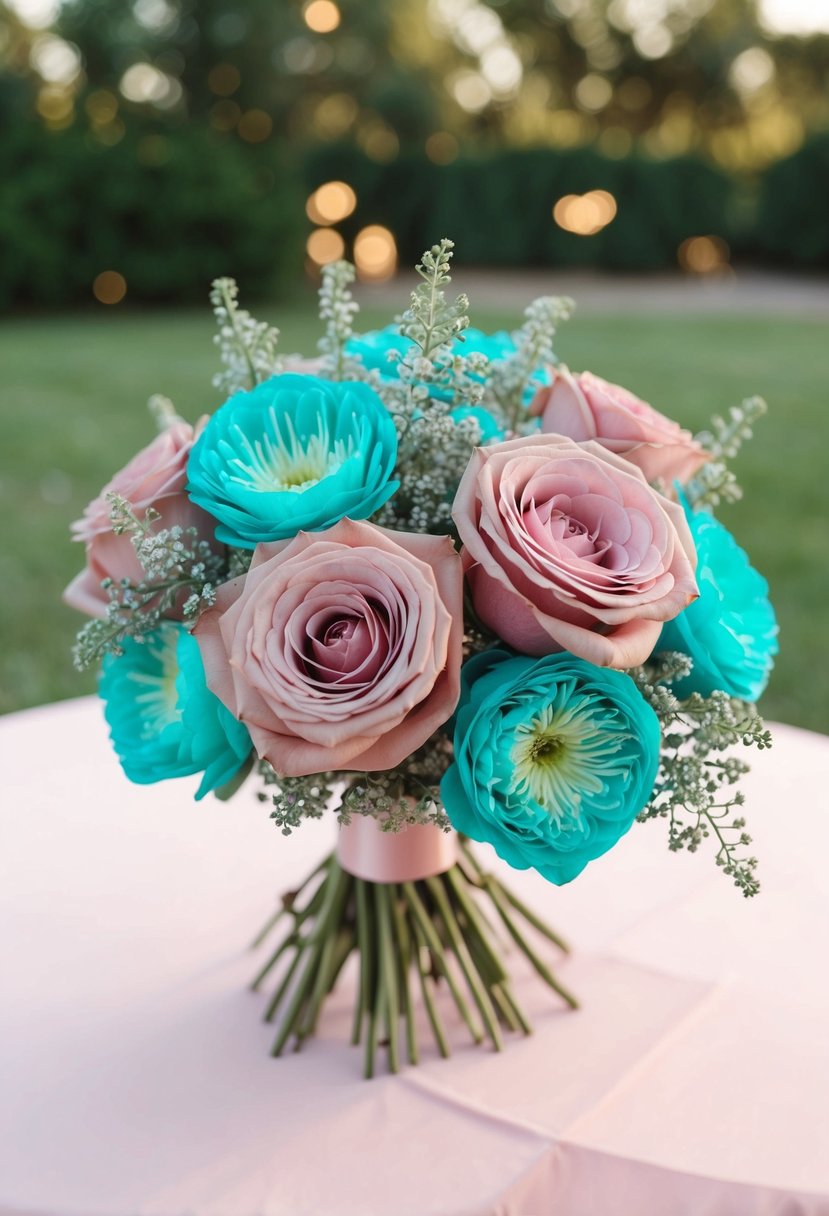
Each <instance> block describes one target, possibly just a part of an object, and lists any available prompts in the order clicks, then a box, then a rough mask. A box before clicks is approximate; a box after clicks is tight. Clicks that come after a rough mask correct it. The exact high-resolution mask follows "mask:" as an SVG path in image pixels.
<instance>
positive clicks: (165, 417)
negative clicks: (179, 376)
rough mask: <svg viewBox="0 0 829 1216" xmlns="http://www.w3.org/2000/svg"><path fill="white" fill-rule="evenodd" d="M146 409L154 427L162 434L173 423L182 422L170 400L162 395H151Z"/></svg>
mask: <svg viewBox="0 0 829 1216" xmlns="http://www.w3.org/2000/svg"><path fill="white" fill-rule="evenodd" d="M147 409H148V410H149V411H150V417H151V418H152V420H153V422H154V423H155V425H156V427H157V428H158V430H159V431H162V432H163V431H166V430H167V429H168V427H171V426H173V425H174V424H175V423H177V422H183V421H184V419H183V418H182V417H181V415H180V414H179V413H178V411H177V410H176V407H175V406H174V405H173V403H172V401H171V400H170V398H169V397H165V396H164V395H163V394H162V393H153V395H152V396H151V397H150V399H149V400H148V401H147Z"/></svg>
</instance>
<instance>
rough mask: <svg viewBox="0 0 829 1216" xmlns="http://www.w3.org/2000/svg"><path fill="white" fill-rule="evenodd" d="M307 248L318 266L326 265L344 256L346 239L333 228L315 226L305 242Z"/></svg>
mask: <svg viewBox="0 0 829 1216" xmlns="http://www.w3.org/2000/svg"><path fill="white" fill-rule="evenodd" d="M305 250H306V252H307V254H308V257H309V258H310V259H311V261H312V262H314V263H315V264H316V265H317V266H326V265H327V264H328V263H329V262H336V261H337V260H338V259H339V258H341V257H342V256H343V254H344V253H345V241H344V240H343V238H342V237H341V236H340V234H339V232H335V231H334V230H333V228H315V229H314V231H313V232H312V233H311V235H310V236H309V237H308V240H307V241H306V242H305Z"/></svg>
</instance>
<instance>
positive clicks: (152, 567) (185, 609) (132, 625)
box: [72, 494, 226, 671]
mask: <svg viewBox="0 0 829 1216" xmlns="http://www.w3.org/2000/svg"><path fill="white" fill-rule="evenodd" d="M107 497H108V499H109V502H110V504H111V509H110V519H111V521H112V530H113V532H115V534H116V535H117V536H123V535H129V537H130V539H131V540H132V544H133V547H134V549H135V554H136V557H137V558H138V561H139V564H140V565H141V567H142V569H143V570H144V573H145V575H146V577H145V578H144V579H142V580H141V581H140V582H138V583H134V582H131V581H130V580H129V579H126V578H125V579H121V580H120V581H119V582H116V581H115V580H113V579H110V578H108V579H104V581H103V582H102V584H101V586H102V587H103V589H104V590H105V591H106V593H107V596H108V604H107V608H106V615H105V616H104V617H103V618H100V619H96V620H92V621H88V622H87V623H86V625H84V627H83V629H81V631H80V633H79V634H78V636H77V639H76V641H75V646H74V648H73V652H72V654H73V659H74V664H75V667H76V668H77V670H78V671H85V670H86V668H88V667H91V666H93V665H94V664H96V663H99V662H100V661H101V659H103V658H104V656H105V655H107V654H112V655H121V654H123V645H122V644H123V641H124V639H125V638H127V637H131V638H134V639H135V640H136V641H142V640H143V639H144V638H145V637H146V635H147V634H148V633H152V632H153V630H155V629H157V628H158V627H159V625H160V624H161V623H162V621H163V620H164V619H165V617H166V616H167V615H168V614H169V613H170V612H171V611H172V610H173V609H174V608H175V607H176V606H178V605H180V603H181V600H182V599H184V603H183V605H181V615H182V618H183V621H184V624H185V625H186V626H189V627H192V625H194V624H195V622H196V621H197V620H198V617H199V613H200V612H201V611H202V609H204V608H207V607H210V606H211V605H212V604H213V603H214V601H215V588H216V586H217V585H218V584H219V583H221V582H224V581H225V578H226V569H225V562H224V559H223V558H222V557H220V556H219V555H218V554H216V553H214V552H213V550H212V549H211V547H210V545H209V544H208V543H207V541H204V540H201V539H200V538H199V535H198V532H197V530H196V528H182V527H181V526H180V525H179V524H175V525H174V526H173V527H171V528H162V529H160V530H158V531H155V530H154V528H153V525H154V524H156V523H157V522H158V520H159V519H160V518H161V516H160V515H159V513H158V512H157V511H155V510H153V509H152V508H149V509H148V510H147V511H146V512H145V514H144V515H143V517H139V516H138V515H136V513H135V511H134V510H133V509H132V507H131V506H130V504H129V503H128V502H127V500H126V499H125V498H122V497H121V496H120V495H119V494H109V495H107ZM185 597H186V598H185Z"/></svg>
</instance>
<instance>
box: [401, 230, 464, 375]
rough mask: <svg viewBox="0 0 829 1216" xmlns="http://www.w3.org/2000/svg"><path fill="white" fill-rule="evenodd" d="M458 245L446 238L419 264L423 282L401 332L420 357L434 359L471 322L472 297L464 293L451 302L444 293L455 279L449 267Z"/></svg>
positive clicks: (411, 303)
mask: <svg viewBox="0 0 829 1216" xmlns="http://www.w3.org/2000/svg"><path fill="white" fill-rule="evenodd" d="M454 248H455V243H454V241H450V240H448V239H447V238H446V237H444V238H443V240H442V241H440V243H439V244H437V245H433V246H432V248H431V249H427V250H426V252H425V253H424V254H423V257H422V258H421V260H420V261H419V262H418V264H417V266H416V267H415V270H416V272H417V273H418V274H419V275H420V277H421V279H422V280H423V282H422V283H420V284H419V285H418V286H417V287H416V288H415V289H414V291H413V292H412V293H411V297H410V303H409V307H408V308H407V309H406V311H405V312H404V314H403V316H402V317H401V318H400V332H401V334H402V335H403V336H404V338H411V340H412V342H415V343H416V344H417V346H418V347H419V349H420V356H421V357H422V358H423V359H426V360H429V361H430V362H433V361H434V358H435V356H436V355H437V353H438V351H439V350H440V348H441V347H442V346H446V345H447V343H449V342H451V341H452V339H453V338H454V337H457V335H459V334H461V333H462V331H463V330H464V329H466V328H467V327H468V325H469V316H468V315H467V314H468V311H469V299H468V297H467V296H466V295H464V294H461V295H459V296H457V297H456V298H455V300H454V302H452V303H449V301H448V300H447V299H446V296H445V295H444V288H445V287H448V286H449V284H450V283H451V282H452V276H451V275H450V273H449V268H450V262H451V259H452V250H453V249H454Z"/></svg>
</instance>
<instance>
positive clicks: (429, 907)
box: [252, 841, 578, 1078]
mask: <svg viewBox="0 0 829 1216" xmlns="http://www.w3.org/2000/svg"><path fill="white" fill-rule="evenodd" d="M485 909H486V910H485ZM493 919H495V920H496V921H497V922H500V924H501V925H502V926H503V928H504V929H505V930H506V932H507V934H508V935H509V937H510V938H511V939H512V941H513V942H514V944H515V946H517V947H518V949H519V950H520V951H521V952H522V953H523V954H524V955H525V956H526V958H527V959H528V960H529V962H530V963H531V964H532V966H533V968H534V969H535V970H536V972H537V973H538V974H539V976H540V977H541V978H542V979H543V980H544V982H545V983H546V984H548V985H549V987H550V988H552V989H553V991H554V992H555V993H556V994H557V995H558V996H559V997H560V998H561V999H562V1000H563V1001H564V1002H565V1004H567V1005H569V1006H570V1008H572V1009H576V1008H577V1007H578V1002H577V1001H576V998H575V997H574V996H573V995H572V994H571V993H570V992H568V991H567V989H566V988H565V987H563V985H562V984H561V983H560V982H559V981H558V980H557V979H556V977H555V975H554V973H553V971H552V969H551V967H550V966H549V965H548V963H547V962H545V960H544V959H543V957H542V956H541V954H539V953H538V950H537V949H536V947H535V946H534V945H533V943H532V942H531V941H530V939H529V938H528V936H527V932H526V926H527V925H529V926H531V928H532V929H533V930H534V931H535V932H536V933H537V934H540V935H541V936H542V937H544V938H546V939H547V941H548V942H550V943H552V944H553V945H554V946H556V947H557V949H558V950H560V951H563V952H564V953H567V949H568V948H567V946H566V945H565V943H564V942H563V941H562V939H561V938H560V937H559V936H558V934H557V933H555V932H554V931H553V930H552V929H550V928H549V926H547V925H546V924H545V923H544V922H543V921H542V920H541V919H540V918H539V917H538V916H537V915H536V914H535V913H534V912H533V911H532V910H531V909H530V908H528V907H527V906H526V904H524V903H523V902H522V901H521V900H520V899H519V898H518V897H517V896H516V895H515V894H514V893H513V892H512V891H511V890H510V889H509V888H508V887H506V886H504V885H503V884H502V883H501V882H500V881H499V880H498V879H497V878H496V877H495V876H494V875H492V874H488V873H486V872H485V871H484V870H483V869H482V868H481V867H480V865H479V864H478V862H477V860H476V859H475V857H474V855H473V853H472V852H471V850H470V848H469V846H468V844H467V843H466V842H465V841H462V842H461V849H460V859H459V861H458V862H457V863H456V864H455V865H454V866H452V868H451V869H449V870H447V871H446V872H445V873H443V874H439V875H437V876H435V877H432V878H424V879H421V880H419V881H417V882H401V883H375V882H367V881H365V880H363V879H361V878H355V877H354V876H353V875H351V874H348V873H347V872H346V871H345V870H343V869H342V867H341V866H340V865H339V863H338V861H337V858H336V855H335V854H333V853H332V854H331V855H330V856H329V857H326V859H325V860H324V861H323V862H322V863H321V864H320V865H319V866H318V867H317V868H316V869H315V870H314V871H313V873H311V874H309V875H308V877H307V878H306V879H305V881H304V882H303V883H302V884H301V886H300V887H299V888H298V889H297V890H296V891H292V892H289V893H288V894H287V895H285V896H283V897H282V900H281V906H280V908H279V909H278V910H277V912H276V913H275V914H274V915H273V916H272V917H271V918H270V920H269V921H268V922H267V924H266V925H265V926H264V928H263V929H262V931H261V932H260V933H259V935H258V936H257V938H256V940H255V941H254V943H253V945H254V946H260V945H261V944H262V943H263V942H264V941H265V939H266V938H268V937H269V936H270V934H271V933H272V931H274V930H275V929H276V928H277V926H278V925H279V924H280V923H281V922H282V921H283V920H287V922H288V929H287V932H286V933H285V934H284V935H283V937H282V939H281V941H280V943H279V945H278V946H277V948H276V949H275V950H274V951H273V953H272V954H271V955H270V957H269V958H268V960H267V962H266V963H265V964H264V966H263V967H262V968H261V969H260V971H259V973H258V974H257V976H256V978H255V979H254V981H253V984H252V987H253V988H254V989H255V990H256V989H259V988H260V987H261V985H262V984H263V983H264V982H265V980H266V979H267V978H268V977H269V976H271V975H272V974H274V973H277V974H280V973H281V974H280V978H279V983H278V985H277V988H276V990H275V992H274V993H273V995H272V996H271V998H270V1001H269V1003H268V1006H267V1008H266V1010H265V1015H264V1017H265V1020H266V1021H267V1022H276V1024H277V1026H278V1032H277V1036H276V1039H275V1041H274V1044H273V1049H272V1054H273V1055H275V1056H279V1055H281V1054H282V1052H283V1051H284V1050H285V1049H286V1048H287V1047H288V1046H292V1047H293V1049H294V1050H296V1051H298V1050H299V1049H300V1048H301V1047H302V1045H303V1043H304V1042H305V1040H306V1039H308V1038H309V1037H310V1036H311V1035H313V1034H314V1031H315V1030H316V1027H317V1023H318V1021H319V1017H320V1012H321V1010H322V1007H323V1004H324V1002H325V999H326V997H327V996H328V994H329V993H330V992H331V991H332V990H333V988H334V985H335V984H336V982H337V979H338V977H339V975H340V972H341V971H342V969H343V967H344V966H345V964H346V962H347V960H348V958H349V956H350V955H351V953H352V952H353V951H357V953H358V955H359V984H358V987H357V992H356V1001H355V1008H354V1022H353V1029H352V1035H351V1042H352V1044H354V1045H355V1046H356V1045H358V1044H360V1043H362V1044H363V1062H364V1068H363V1071H364V1075H365V1076H366V1077H367V1078H368V1077H372V1076H373V1075H374V1073H375V1070H376V1067H377V1057H378V1048H380V1047H381V1046H384V1047H385V1048H386V1053H387V1061H388V1068H389V1071H391V1072H397V1071H398V1070H399V1068H400V1066H401V1060H402V1054H403V1051H404V1050H405V1055H406V1059H407V1060H408V1062H409V1063H410V1064H417V1062H418V1041H417V1033H416V1024H415V1001H416V991H417V990H419V992H420V995H421V997H422V1000H423V1006H424V1009H425V1010H426V1014H427V1017H428V1020H429V1024H430V1026H431V1030H432V1034H433V1035H434V1039H435V1043H436V1045H437V1049H438V1051H439V1052H440V1054H441V1055H442V1056H444V1057H446V1056H448V1055H449V1054H450V1052H449V1040H448V1038H447V1035H446V1031H445V1028H444V1025H443V1021H442V1018H441V1014H440V1010H439V1001H438V1000H437V999H436V994H437V989H438V988H439V986H441V985H443V986H445V988H446V989H447V990H448V993H449V995H450V997H451V1000H452V1001H453V1002H454V1004H455V1006H456V1008H457V1010H458V1012H459V1013H460V1015H461V1018H462V1019H463V1022H464V1023H465V1025H466V1027H467V1029H468V1031H469V1034H470V1035H471V1037H472V1039H473V1040H474V1042H476V1043H483V1042H485V1041H489V1042H490V1043H491V1044H492V1047H493V1048H494V1049H495V1050H496V1051H500V1050H501V1049H502V1048H503V1046H504V1038H503V1030H504V1029H506V1030H510V1031H515V1032H518V1033H523V1034H530V1033H531V1030H532V1027H531V1025H530V1023H529V1020H528V1019H527V1016H526V1014H525V1013H524V1011H523V1010H522V1009H521V1006H520V1005H519V1003H518V1001H517V1000H516V997H515V993H514V992H513V989H512V986H511V983H510V979H509V975H508V973H507V969H506V966H505V964H504V961H503V958H502V950H501V948H500V947H499V944H498V941H497V938H496V935H495V932H494V930H493V927H492V920H493ZM401 1023H402V1027H401ZM401 1029H402V1036H401ZM404 1043H405V1048H404Z"/></svg>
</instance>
